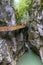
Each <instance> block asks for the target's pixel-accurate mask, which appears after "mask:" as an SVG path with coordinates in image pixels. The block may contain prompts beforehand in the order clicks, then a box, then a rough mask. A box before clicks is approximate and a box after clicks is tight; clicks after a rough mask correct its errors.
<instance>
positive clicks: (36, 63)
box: [17, 50, 43, 65]
mask: <svg viewBox="0 0 43 65" xmlns="http://www.w3.org/2000/svg"><path fill="white" fill-rule="evenodd" d="M17 65H43V64H42V62H41V60H40V58H39V57H38V56H37V55H36V54H34V53H33V52H32V51H31V50H29V52H27V53H26V54H24V56H22V57H21V58H20V59H19V61H18V63H17Z"/></svg>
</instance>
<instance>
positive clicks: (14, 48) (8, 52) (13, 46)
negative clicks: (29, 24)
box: [0, 0, 28, 65]
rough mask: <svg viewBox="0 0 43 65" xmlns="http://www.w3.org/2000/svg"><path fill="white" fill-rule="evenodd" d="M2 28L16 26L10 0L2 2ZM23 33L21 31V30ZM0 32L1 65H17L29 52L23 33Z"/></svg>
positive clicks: (0, 8) (0, 13) (0, 24)
mask: <svg viewBox="0 0 43 65" xmlns="http://www.w3.org/2000/svg"><path fill="white" fill-rule="evenodd" d="M0 3H1V4H0V26H15V25H16V19H15V12H14V10H13V7H12V6H11V5H10V0H0ZM20 31H21V30H20ZM20 31H19V30H18V31H15V32H14V31H12V32H0V64H2V65H3V63H4V65H6V64H10V65H16V60H17V59H18V58H19V57H20V56H22V55H23V54H24V52H25V50H26V51H27V50H28V49H27V47H26V42H25V40H26V35H25V36H24V35H23V34H25V33H24V31H25V30H24V29H23V32H20Z"/></svg>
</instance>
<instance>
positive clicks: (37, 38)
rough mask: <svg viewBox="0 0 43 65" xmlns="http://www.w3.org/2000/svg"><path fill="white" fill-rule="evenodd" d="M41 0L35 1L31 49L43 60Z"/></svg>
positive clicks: (31, 25)
mask: <svg viewBox="0 0 43 65" xmlns="http://www.w3.org/2000/svg"><path fill="white" fill-rule="evenodd" d="M40 1H41V0H40ZM40 1H39V0H34V2H33V8H32V14H31V23H30V33H29V42H30V45H31V49H32V50H34V52H35V53H37V54H38V55H39V56H40V57H41V59H42V62H43V7H42V6H41V4H40Z"/></svg>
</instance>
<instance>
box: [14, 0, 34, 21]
mask: <svg viewBox="0 0 43 65" xmlns="http://www.w3.org/2000/svg"><path fill="white" fill-rule="evenodd" d="M32 1H33V0H20V1H19V3H18V5H17V3H16V4H15V9H16V19H17V21H20V20H21V19H22V17H23V15H24V14H26V13H29V12H30V10H31V7H32ZM30 5H31V6H30Z"/></svg>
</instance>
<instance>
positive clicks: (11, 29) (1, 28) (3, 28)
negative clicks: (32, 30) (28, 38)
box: [0, 25, 25, 32]
mask: <svg viewBox="0 0 43 65" xmlns="http://www.w3.org/2000/svg"><path fill="white" fill-rule="evenodd" d="M22 28H25V25H17V26H8V27H7V26H4V27H0V32H6V31H15V30H18V29H22Z"/></svg>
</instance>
